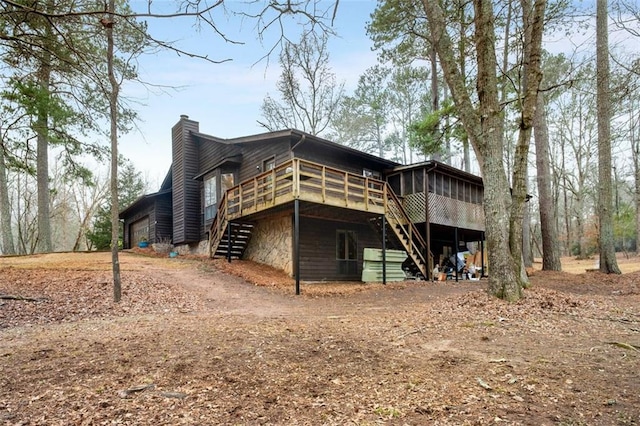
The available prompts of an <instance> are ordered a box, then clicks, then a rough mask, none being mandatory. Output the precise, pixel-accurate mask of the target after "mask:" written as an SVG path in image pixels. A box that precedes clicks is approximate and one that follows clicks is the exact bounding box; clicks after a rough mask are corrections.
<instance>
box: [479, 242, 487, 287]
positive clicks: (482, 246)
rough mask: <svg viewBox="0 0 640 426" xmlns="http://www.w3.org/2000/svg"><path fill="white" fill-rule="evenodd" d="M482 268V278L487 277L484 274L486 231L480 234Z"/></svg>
mask: <svg viewBox="0 0 640 426" xmlns="http://www.w3.org/2000/svg"><path fill="white" fill-rule="evenodd" d="M480 268H482V272H481V273H480V278H483V277H486V275H485V273H484V272H485V271H484V231H482V232H481V233H480Z"/></svg>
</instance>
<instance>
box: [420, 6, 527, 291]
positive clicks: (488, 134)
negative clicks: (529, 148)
mask: <svg viewBox="0 0 640 426" xmlns="http://www.w3.org/2000/svg"><path fill="white" fill-rule="evenodd" d="M422 4H423V7H424V9H425V12H426V16H427V21H428V25H429V32H430V34H431V38H432V43H433V45H434V48H435V49H436V50H437V53H438V57H439V59H440V66H441V68H442V70H443V74H444V76H445V78H446V80H447V84H448V85H449V89H450V90H451V96H452V98H453V100H454V102H455V104H456V106H457V108H458V112H459V114H460V118H461V121H462V123H463V125H464V127H465V130H466V131H467V134H468V135H469V140H470V142H471V144H472V145H473V147H474V150H475V152H476V157H477V158H478V161H479V163H480V168H481V171H482V176H483V179H484V211H485V221H486V236H487V250H488V255H489V267H490V271H491V272H490V274H489V283H488V286H489V288H488V290H489V292H490V293H491V294H493V295H495V296H497V297H499V298H502V299H505V300H509V301H515V300H518V299H519V298H521V297H522V284H523V283H522V282H521V280H520V277H519V276H518V275H517V274H516V268H515V267H514V261H513V257H512V256H511V250H510V248H509V226H508V223H509V206H510V203H511V202H510V193H509V182H508V180H507V176H506V174H505V171H504V166H503V163H502V154H503V150H504V139H503V126H502V117H501V108H500V105H499V102H498V84H497V77H496V68H497V66H496V65H497V64H496V55H495V29H494V26H493V23H494V16H493V10H492V4H491V3H490V2H483V1H480V0H476V1H474V7H475V36H476V38H475V42H476V51H477V64H478V77H477V78H478V81H477V85H476V87H477V96H478V101H479V109H478V110H476V108H475V107H474V105H473V103H472V101H471V96H470V93H469V92H468V89H467V85H466V81H465V76H464V75H463V74H462V73H461V72H460V68H459V65H458V64H457V62H456V58H455V55H454V53H453V44H452V41H451V37H450V36H449V34H447V31H446V21H445V18H444V13H443V11H442V8H441V7H440V3H439V2H438V1H436V0H423V1H422Z"/></svg>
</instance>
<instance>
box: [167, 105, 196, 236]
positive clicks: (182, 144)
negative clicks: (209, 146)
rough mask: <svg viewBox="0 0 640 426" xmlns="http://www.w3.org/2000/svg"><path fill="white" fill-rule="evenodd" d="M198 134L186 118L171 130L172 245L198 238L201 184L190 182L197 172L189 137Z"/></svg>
mask: <svg viewBox="0 0 640 426" xmlns="http://www.w3.org/2000/svg"><path fill="white" fill-rule="evenodd" d="M197 131H198V123H197V122H195V121H192V120H189V119H188V118H186V117H182V118H181V119H180V121H179V122H178V124H176V125H175V126H174V127H173V129H172V155H173V166H172V167H173V243H174V244H182V243H190V242H197V241H198V240H199V237H200V226H201V223H202V215H201V207H200V182H199V181H196V180H194V179H193V178H194V177H195V176H196V175H197V174H198V171H199V161H198V142H197V141H196V140H195V138H193V137H192V136H191V134H190V132H197Z"/></svg>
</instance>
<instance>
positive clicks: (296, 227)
mask: <svg viewBox="0 0 640 426" xmlns="http://www.w3.org/2000/svg"><path fill="white" fill-rule="evenodd" d="M293 273H294V274H295V275H296V295H299V294H300V200H299V199H298V198H296V199H295V200H294V201H293Z"/></svg>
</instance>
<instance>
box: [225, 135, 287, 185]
mask: <svg viewBox="0 0 640 426" xmlns="http://www.w3.org/2000/svg"><path fill="white" fill-rule="evenodd" d="M271 157H275V160H276V165H278V164H280V163H282V162H284V161H287V160H289V159H290V158H291V155H290V142H289V139H288V138H287V139H283V140H281V141H269V142H247V143H245V144H242V164H241V165H240V175H239V180H238V183H239V182H242V181H244V180H247V179H251V178H252V177H254V176H255V175H257V174H260V173H262V172H263V170H262V162H263V161H264V160H266V159H268V158H271Z"/></svg>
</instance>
